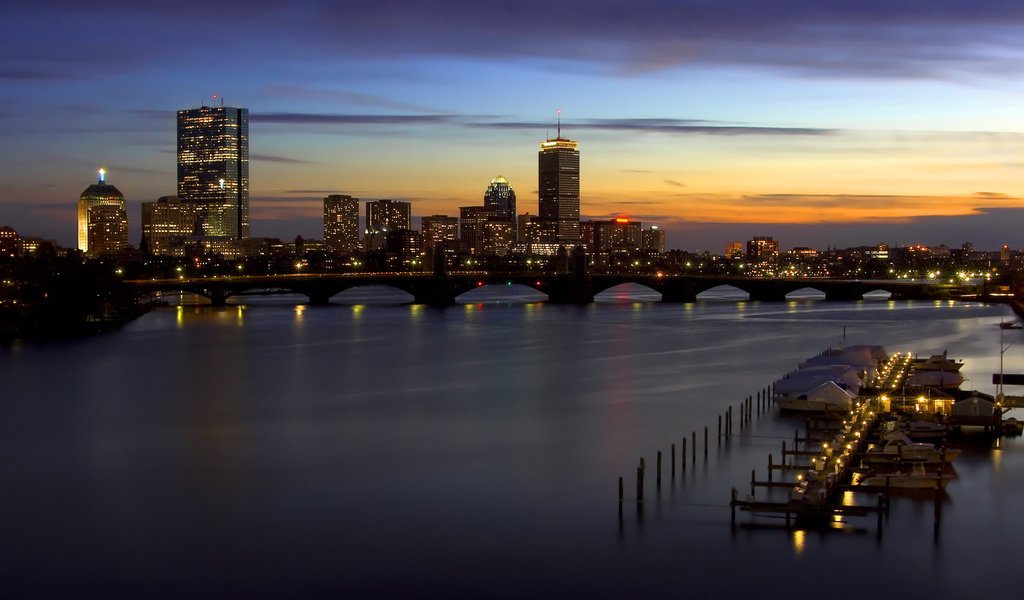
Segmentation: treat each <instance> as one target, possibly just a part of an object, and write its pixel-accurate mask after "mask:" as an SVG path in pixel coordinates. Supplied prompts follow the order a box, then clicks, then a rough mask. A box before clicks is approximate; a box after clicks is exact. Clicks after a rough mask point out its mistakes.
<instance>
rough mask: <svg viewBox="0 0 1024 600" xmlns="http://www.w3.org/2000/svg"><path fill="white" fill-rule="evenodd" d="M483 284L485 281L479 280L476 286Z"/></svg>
mask: <svg viewBox="0 0 1024 600" xmlns="http://www.w3.org/2000/svg"><path fill="white" fill-rule="evenodd" d="M483 284H484V282H482V281H478V282H476V287H480V286H482V285H483Z"/></svg>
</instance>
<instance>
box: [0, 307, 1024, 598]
mask: <svg viewBox="0 0 1024 600" xmlns="http://www.w3.org/2000/svg"><path fill="white" fill-rule="evenodd" d="M359 293H361V292H358V291H357V292H355V293H354V294H353V295H351V296H347V297H339V299H338V301H341V302H363V301H365V300H366V299H367V298H369V299H373V298H374V297H377V296H375V294H374V293H372V292H371V293H367V296H366V297H365V298H364V297H363V296H359ZM477 293H479V294H480V295H479V296H476V297H473V296H470V297H469V298H467V299H466V300H467V302H468V303H466V304H462V305H459V306H454V307H450V308H445V309H435V308H429V307H423V306H409V305H394V304H386V303H385V304H379V303H378V304H345V305H334V306H328V307H306V306H303V305H301V304H295V303H292V301H290V300H289V299H288V298H270V299H267V298H263V299H257V300H252V301H251V303H250V304H248V305H246V306H228V307H223V308H212V307H200V306H181V307H173V306H172V307H168V308H164V309H160V310H157V311H155V312H152V313H150V314H148V315H146V316H145V317H143V318H142V319H140V320H138V321H136V322H134V323H132V324H130V325H129V326H128V327H126V328H125V329H123V330H122V331H120V332H118V333H115V334H111V335H106V336H101V337H95V338H89V339H83V340H76V341H71V342H64V343H57V344H25V345H20V346H15V347H13V348H6V349H3V350H0V357H2V359H0V382H2V385H3V389H4V394H3V398H4V400H3V404H2V406H3V411H4V415H3V419H2V420H0V436H2V439H3V440H4V446H3V447H4V460H3V461H0V465H2V466H0V474H2V475H3V481H4V483H5V485H4V490H5V491H4V493H3V495H2V498H3V499H2V504H0V507H2V515H3V516H2V518H3V520H4V521H5V523H4V526H3V537H4V541H3V544H2V547H3V553H4V556H3V561H2V563H0V577H2V580H3V581H4V582H5V584H4V585H5V586H6V588H7V591H8V592H10V591H15V592H17V593H18V595H34V596H48V595H53V594H60V595H67V596H105V597H110V596H123V597H154V596H190V597H209V596H217V597H223V596H241V597H255V596H281V595H284V594H291V595H298V596H309V595H334V596H337V595H340V594H353V595H362V596H366V595H396V594H402V595H431V596H435V595H441V594H443V595H452V596H523V595H526V594H530V595H543V596H555V595H557V596H577V597H581V596H586V597H597V596H623V595H626V594H637V593H643V594H650V595H653V594H655V593H658V594H665V593H681V594H688V595H691V596H695V597H706V596H709V595H711V594H719V595H723V594H724V595H725V596H726V597H739V596H741V595H744V596H749V595H758V596H760V597H786V596H792V595H794V594H822V595H827V597H830V598H834V597H838V598H854V597H857V598H863V597H864V596H865V595H869V596H875V597H879V595H880V597H893V596H896V595H908V596H909V597H924V596H926V595H927V596H929V597H932V598H953V597H978V596H979V595H980V594H983V593H1001V592H1006V591H1007V590H1010V589H1012V587H1015V586H1016V584H1015V583H1012V579H1013V577H1014V576H1013V570H1012V569H1013V568H1014V566H1015V565H1016V564H1017V563H1018V562H1019V558H1020V553H1019V552H1018V550H1019V549H1020V548H1021V540H1020V537H1021V534H1022V533H1024V524H1022V521H1021V519H1020V511H1021V509H1022V508H1024V444H1022V443H1021V442H1020V440H1019V439H1006V440H1003V442H1002V448H1001V449H999V450H996V451H991V450H990V449H988V448H986V447H979V448H972V449H969V450H968V451H967V452H965V455H964V456H962V457H961V458H960V459H958V461H957V465H956V466H957V471H958V472H959V475H960V478H959V479H958V480H956V481H954V482H953V483H951V484H950V485H949V488H948V498H947V499H946V500H945V503H944V505H943V509H942V523H941V527H940V531H939V535H938V538H937V539H936V538H935V537H934V536H933V528H932V523H933V503H932V502H931V501H930V500H928V499H913V498H898V499H896V500H894V503H893V510H892V514H891V516H890V518H889V521H888V523H887V525H886V528H885V531H884V536H883V538H882V540H881V541H879V540H877V539H876V536H875V526H874V519H873V518H868V519H851V521H850V523H848V524H847V525H846V526H845V527H843V528H842V529H841V530H840V531H837V532H829V533H819V532H815V531H809V532H796V533H794V532H786V531H785V530H783V529H782V528H777V529H775V528H762V529H757V530H751V529H747V528H739V529H738V530H737V531H736V532H731V531H730V527H729V509H728V500H729V491H730V489H731V488H732V487H736V488H738V489H740V490H741V494H743V495H745V494H746V492H747V491H748V487H747V483H748V482H749V478H750V471H751V469H754V468H757V469H758V472H759V474H762V475H763V474H764V472H765V469H764V467H765V465H766V461H767V454H768V453H769V452H772V453H774V454H775V456H776V457H778V456H779V448H780V445H781V440H782V439H783V438H789V437H792V435H793V432H794V430H795V429H796V428H797V427H802V422H801V421H799V420H792V419H790V418H786V417H781V416H778V415H776V414H774V413H770V414H766V415H762V416H755V422H754V423H753V425H752V427H751V428H750V429H748V430H746V431H744V435H742V436H739V437H737V438H735V439H734V440H733V441H732V442H731V443H729V444H725V445H719V444H718V443H717V441H716V440H714V439H712V442H711V448H710V452H709V456H708V458H707V460H705V459H704V458H703V454H701V455H700V457H699V459H698V460H697V462H696V463H695V464H689V465H688V466H687V470H686V472H685V474H682V475H678V474H677V476H676V477H675V479H672V478H671V477H670V476H669V474H668V451H669V446H670V444H672V443H676V444H677V446H678V445H680V444H681V441H682V439H683V437H684V436H685V437H689V435H690V433H691V432H692V431H698V432H699V434H698V440H699V442H700V444H702V443H703V441H702V440H703V428H704V427H705V426H709V427H710V430H711V433H712V436H714V434H715V432H716V429H717V417H718V415H720V414H722V413H723V412H724V411H725V409H726V408H727V407H728V406H729V405H730V404H732V405H735V404H737V403H738V402H739V401H740V400H741V399H742V398H744V397H745V396H747V395H751V394H756V393H757V390H759V389H761V388H763V387H764V386H765V385H767V384H768V383H770V382H771V381H772V380H774V379H775V378H777V377H778V376H780V375H781V374H782V373H784V372H786V371H788V370H790V369H792V368H794V367H795V366H796V364H797V363H798V362H800V361H801V360H803V359H805V358H808V357H810V356H812V355H813V354H815V353H817V352H819V351H821V350H822V349H823V348H825V347H828V346H838V345H839V344H841V343H842V334H843V328H844V327H845V328H846V336H847V339H846V342H847V343H848V344H854V343H866V344H883V345H885V346H886V347H887V348H888V349H889V350H890V351H895V350H912V351H914V352H917V353H919V354H924V355H927V354H932V353H940V352H942V351H944V350H948V351H949V353H950V355H951V356H954V357H957V358H963V359H965V360H966V361H967V365H966V366H965V367H964V374H965V376H966V377H968V378H969V381H968V382H967V383H966V384H965V387H974V388H977V389H980V390H982V391H986V392H992V391H993V390H992V386H991V384H990V380H991V379H990V378H991V373H993V372H995V371H998V363H999V331H998V329H997V328H996V326H995V325H996V323H998V322H999V320H1000V319H1001V318H1006V319H1009V318H1012V315H1011V314H1010V312H1009V311H1008V310H1007V309H1005V308H1004V307H1001V306H985V305H981V304H976V303H960V302H957V303H945V302H943V303H931V302H927V303H924V302H901V303H890V302H887V301H884V300H878V299H874V300H865V301H864V302H858V303H832V302H823V301H816V300H808V299H804V300H793V301H789V302H786V303H751V302H734V301H730V300H726V299H714V298H712V299H708V300H701V301H699V302H697V303H695V304H684V305H669V304H659V303H656V302H644V301H637V299H638V298H639V299H640V300H644V299H645V298H646V297H644V296H643V295H642V294H640V295H636V294H633V295H632V296H628V295H627V293H626V292H625V291H621V290H620V291H619V292H618V294H617V295H616V294H615V293H612V294H606V295H604V296H602V297H601V298H600V300H601V301H600V302H598V303H596V304H593V305H590V306H583V307H576V306H556V305H546V304H543V303H529V302H525V303H524V302H518V303H510V302H500V301H495V298H500V297H498V296H494V295H493V294H494V292H490V294H491V295H490V296H488V295H487V294H488V291H480V292H474V294H477ZM503 297H507V296H503ZM293 300H294V301H295V302H299V301H301V299H293ZM477 301H479V302H477ZM1021 335H1022V334H1021V332H1019V331H1011V332H1007V336H1008V337H1007V343H1010V342H1018V345H1015V346H1014V347H1012V348H1010V350H1008V351H1007V353H1006V361H1007V371H1008V372H1022V371H1024V358H1022V356H1024V355H1022V353H1024V340H1011V339H1010V337H1009V336H1021ZM1014 393H1017V392H1014ZM1016 416H1017V417H1018V418H1021V417H1022V416H1024V415H1020V414H1018V415H1016ZM659 449H661V450H663V451H664V452H665V461H666V462H665V474H664V481H663V485H662V488H661V490H660V492H657V491H656V490H655V488H654V481H653V480H654V477H653V464H654V457H655V454H656V452H657V451H658V450H659ZM691 452H692V449H691ZM641 456H644V457H646V460H647V464H648V485H647V496H648V501H647V503H646V505H645V509H644V511H643V514H642V515H638V513H637V511H636V509H635V506H634V505H633V504H631V503H630V504H627V506H626V510H625V511H624V516H623V519H622V520H621V522H620V520H619V518H618V514H617V501H616V496H617V491H616V487H617V478H618V477H619V476H624V477H625V478H626V488H627V495H631V493H632V486H633V477H634V474H635V470H636V465H637V463H638V461H639V458H640V457H641ZM762 478H763V477H762ZM758 493H759V495H760V494H762V493H763V491H759V492H758ZM869 500H870V499H869ZM739 521H740V522H741V523H744V522H746V521H747V516H746V515H741V516H740V518H739ZM766 521H767V522H769V523H770V522H771V520H769V519H762V520H761V522H762V523H763V522H766Z"/></svg>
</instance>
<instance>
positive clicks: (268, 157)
mask: <svg viewBox="0 0 1024 600" xmlns="http://www.w3.org/2000/svg"><path fill="white" fill-rule="evenodd" d="M249 158H250V159H253V160H263V161H266V162H275V163H286V164H291V165H315V164H317V163H316V162H314V161H311V160H302V159H300V158H289V157H287V156H276V155H273V154H257V153H250V154H249Z"/></svg>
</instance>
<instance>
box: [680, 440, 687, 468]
mask: <svg viewBox="0 0 1024 600" xmlns="http://www.w3.org/2000/svg"><path fill="white" fill-rule="evenodd" d="M680 458H681V459H682V460H681V461H680V463H681V464H680V467H679V472H680V473H682V472H683V471H685V470H686V437H685V436H683V450H682V452H681V453H680Z"/></svg>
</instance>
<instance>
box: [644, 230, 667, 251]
mask: <svg viewBox="0 0 1024 600" xmlns="http://www.w3.org/2000/svg"><path fill="white" fill-rule="evenodd" d="M641 237H642V239H641V248H642V249H643V250H647V251H648V252H657V253H658V254H664V253H665V230H664V229H661V228H660V227H658V226H657V225H651V226H650V227H649V228H647V229H644V230H643V234H642V236H641Z"/></svg>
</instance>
